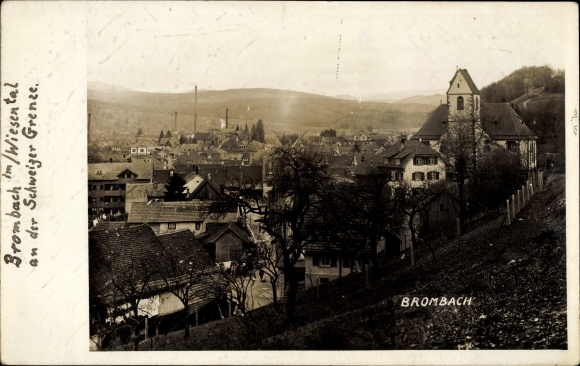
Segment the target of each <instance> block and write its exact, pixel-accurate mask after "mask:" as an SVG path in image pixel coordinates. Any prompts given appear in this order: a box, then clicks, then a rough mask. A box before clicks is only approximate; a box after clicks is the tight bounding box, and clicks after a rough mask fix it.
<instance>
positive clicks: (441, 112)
mask: <svg viewBox="0 0 580 366" xmlns="http://www.w3.org/2000/svg"><path fill="white" fill-rule="evenodd" d="M448 111H449V107H448V106H447V104H441V105H439V106H438V107H437V108H436V109H435V110H434V111H433V113H431V115H430V116H429V118H427V121H426V122H425V123H424V124H423V126H421V128H420V129H419V131H418V132H417V133H416V134H415V135H414V136H413V138H412V140H439V138H441V135H443V134H444V133H445V131H447V115H448Z"/></svg>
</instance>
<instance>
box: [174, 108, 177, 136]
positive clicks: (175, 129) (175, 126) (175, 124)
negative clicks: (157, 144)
mask: <svg viewBox="0 0 580 366" xmlns="http://www.w3.org/2000/svg"><path fill="white" fill-rule="evenodd" d="M173 131H174V132H175V131H177V112H175V120H174V121H173Z"/></svg>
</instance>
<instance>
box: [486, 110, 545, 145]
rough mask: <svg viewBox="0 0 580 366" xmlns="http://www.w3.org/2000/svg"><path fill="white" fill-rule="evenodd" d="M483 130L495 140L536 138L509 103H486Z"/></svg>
mask: <svg viewBox="0 0 580 366" xmlns="http://www.w3.org/2000/svg"><path fill="white" fill-rule="evenodd" d="M481 120H482V123H483V129H484V130H485V132H487V133H488V134H489V135H490V136H491V137H492V138H493V139H494V140H508V139H510V140H519V139H523V140H527V139H534V138H535V136H534V134H533V133H532V131H530V129H529V128H528V126H526V124H525V123H524V121H523V120H522V118H521V117H520V116H518V114H517V113H516V112H515V111H514V110H513V108H512V107H511V106H510V105H509V104H508V103H486V104H483V105H482V108H481Z"/></svg>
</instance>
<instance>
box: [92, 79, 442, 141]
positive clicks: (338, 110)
mask: <svg viewBox="0 0 580 366" xmlns="http://www.w3.org/2000/svg"><path fill="white" fill-rule="evenodd" d="M94 86H95V85H94V84H93V83H91V84H89V90H88V113H90V114H91V132H96V131H111V130H118V129H123V130H129V131H136V130H137V129H138V128H143V132H144V133H146V134H155V135H156V134H158V133H159V131H160V130H161V129H173V128H174V118H175V116H174V112H177V130H180V131H183V132H185V133H193V115H194V93H193V92H188V93H180V94H170V93H145V92H138V91H132V90H126V89H119V88H115V87H110V88H106V87H103V85H102V84H101V85H97V86H98V87H94ZM226 108H227V109H229V123H230V126H235V125H240V127H243V126H244V125H245V124H246V123H248V124H249V125H251V124H252V123H256V121H257V120H258V119H262V120H263V121H264V124H265V127H266V130H267V131H266V132H267V133H270V134H271V133H273V132H276V133H279V134H281V133H284V132H306V131H309V132H318V131H319V130H320V129H324V128H340V129H354V130H357V129H362V128H365V127H367V126H372V127H373V128H376V129H386V128H388V129H416V128H418V127H420V126H421V125H422V123H423V122H424V121H425V119H426V118H427V116H428V115H429V114H430V112H431V111H432V110H433V108H434V106H431V105H425V104H419V103H404V104H387V103H381V102H365V101H362V102H360V103H359V101H356V100H344V99H337V98H332V97H326V96H322V95H315V94H308V93H301V92H295V91H285V90H274V89H234V90H220V91H208V90H198V97H197V114H198V130H202V129H205V128H219V120H220V119H225V112H226Z"/></svg>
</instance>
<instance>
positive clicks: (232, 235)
mask: <svg viewBox="0 0 580 366" xmlns="http://www.w3.org/2000/svg"><path fill="white" fill-rule="evenodd" d="M199 239H200V240H201V241H202V242H203V243H204V247H205V249H206V250H207V251H208V252H209V253H210V254H211V255H212V256H213V258H214V259H215V260H216V261H217V262H229V261H237V260H239V259H240V258H241V257H242V255H243V253H244V250H247V249H249V248H250V247H251V246H252V241H251V239H250V236H249V235H248V232H247V231H246V229H245V228H243V227H242V225H240V224H238V223H235V222H228V223H223V224H210V225H208V230H207V234H205V235H204V236H202V237H200V238H199Z"/></svg>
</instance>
